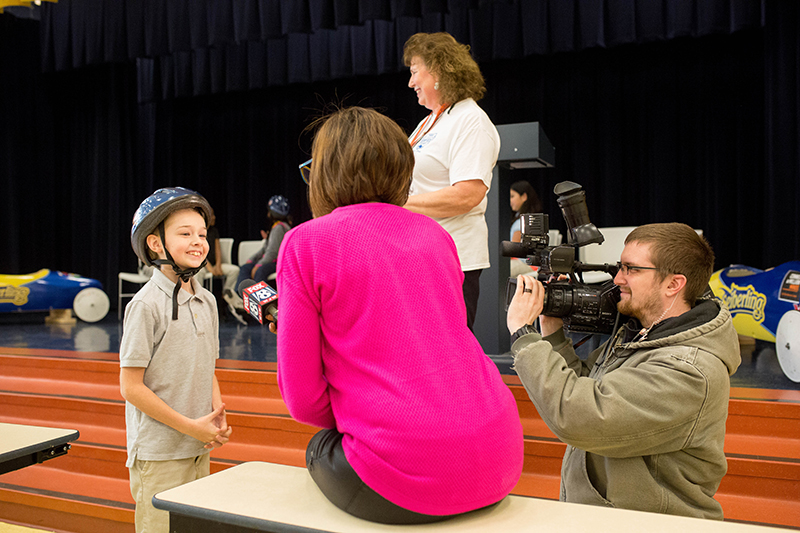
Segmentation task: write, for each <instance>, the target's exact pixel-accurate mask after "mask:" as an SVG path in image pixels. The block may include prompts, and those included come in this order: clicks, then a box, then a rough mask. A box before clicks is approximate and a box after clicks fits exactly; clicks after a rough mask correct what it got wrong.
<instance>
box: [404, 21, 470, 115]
mask: <svg viewBox="0 0 800 533" xmlns="http://www.w3.org/2000/svg"><path fill="white" fill-rule="evenodd" d="M415 57H418V58H419V59H420V60H421V61H422V62H423V63H425V67H426V68H427V69H428V71H430V73H431V74H433V75H434V76H435V77H436V78H437V79H438V80H439V101H440V102H443V103H448V104H454V103H456V102H460V101H461V100H463V99H465V98H472V99H473V100H475V101H476V102H477V101H478V100H480V99H481V98H483V95H484V94H486V83H485V82H484V79H483V74H481V69H480V68H479V67H478V64H477V63H476V62H475V60H474V59H473V58H472V56H471V55H470V53H469V45H466V44H461V43H459V42H458V41H456V40H455V38H454V37H453V36H452V35H450V34H449V33H446V32H439V33H415V34H414V35H412V36H411V37H409V38H408V40H407V41H406V44H405V45H404V46H403V63H404V64H405V66H407V67H410V66H411V61H412V60H413V59H414V58H415Z"/></svg>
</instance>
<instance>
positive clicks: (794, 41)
mask: <svg viewBox="0 0 800 533" xmlns="http://www.w3.org/2000/svg"><path fill="white" fill-rule="evenodd" d="M74 3H75V2H73V4H74ZM64 4H65V2H60V3H59V4H57V5H58V6H62V5H64ZM612 4H613V2H612ZM735 4H736V5H738V4H742V2H731V4H730V5H735ZM797 11H798V8H797V6H796V5H795V4H794V3H793V2H774V3H772V2H771V3H768V4H766V12H765V14H764V22H763V25H758V26H756V27H747V28H744V29H738V30H737V31H731V32H722V33H713V32H712V33H709V34H706V35H701V36H696V35H685V36H680V35H677V36H674V35H673V36H671V38H665V39H643V40H642V39H639V40H629V41H630V42H628V41H624V40H623V41H621V44H615V45H614V46H607V47H603V46H591V43H589V44H590V45H586V46H573V47H572V48H569V47H568V48H569V49H567V50H565V51H554V50H553V49H548V50H545V51H543V52H542V53H534V54H533V55H531V54H528V55H525V56H524V57H519V58H516V59H503V58H502V54H501V57H497V54H494V56H493V58H492V59H486V60H483V61H481V68H482V70H483V72H484V75H485V77H486V80H487V86H488V93H487V96H486V97H485V98H484V100H482V101H481V105H482V106H483V107H484V109H486V111H487V112H488V114H489V115H490V117H491V118H492V119H493V120H494V122H495V123H496V124H507V123H515V122H527V121H539V122H541V123H542V126H543V128H544V130H545V132H546V133H547V135H548V136H549V138H550V140H551V141H552V142H553V144H554V145H555V146H556V154H557V155H556V167H555V168H553V169H546V170H525V171H516V172H518V173H519V176H520V178H524V179H529V180H530V181H531V183H532V184H533V185H534V187H535V188H536V189H537V190H538V191H539V193H540V196H541V197H542V199H543V202H544V206H545V210H546V212H549V213H550V215H551V223H552V224H553V225H555V226H557V227H561V228H562V229H563V221H562V220H561V217H560V215H559V213H558V212H557V211H556V209H555V199H554V197H553V195H552V188H553V186H554V185H555V184H556V183H557V182H559V181H562V180H566V179H569V180H573V181H576V182H578V183H581V184H582V185H584V187H585V188H586V191H587V200H588V204H589V212H590V215H591V217H592V220H593V222H595V224H596V225H598V226H601V227H602V226H616V225H638V224H643V223H647V222H657V221H673V220H676V221H682V222H686V223H687V224H690V225H691V226H693V227H696V228H702V229H703V230H704V231H705V233H706V236H707V237H708V238H709V240H710V241H711V243H712V245H713V246H714V248H715V251H716V253H717V268H721V267H723V266H726V265H728V264H730V263H744V264H748V265H752V266H756V267H760V268H768V267H771V266H775V265H777V264H780V263H782V262H785V261H788V260H792V259H797V258H798V257H800V237H799V236H798V232H797V230H796V228H797V227H798V223H800V220H799V219H800V213H799V211H800V210H799V209H798V199H799V198H800V194H798V187H797V184H798V176H799V175H800V168H798V157H797V154H798V153H800V146H798V145H800V140H799V136H798V125H799V124H800V119H799V117H798V106H797V94H798V87H797V74H798V72H797V64H798V49H799V48H800V44H799V43H798V34H800V32H798V31H797V30H798V21H800V17H798V12H797ZM73 18H74V16H73ZM44 23H45V21H44V20H43V21H42V22H41V23H39V22H36V21H33V20H20V19H17V18H14V17H11V16H10V15H7V14H4V15H0V78H2V80H3V82H2V83H0V161H1V162H0V180H2V185H3V187H2V190H3V194H4V199H5V201H4V202H3V209H2V210H0V235H2V242H0V272H1V273H26V272H31V271H34V270H37V269H39V268H44V267H47V268H54V269H60V270H67V271H71V272H77V273H80V274H83V275H86V276H90V277H94V278H97V279H100V280H101V281H102V282H103V284H104V285H105V287H106V290H107V292H108V293H109V296H110V297H111V300H112V305H114V304H115V303H116V294H115V293H116V279H117V272H119V271H120V270H124V271H131V270H133V269H134V268H135V264H136V259H135V256H134V254H133V252H132V250H131V247H130V244H129V231H130V223H131V217H132V215H133V212H134V210H135V208H136V207H137V205H138V204H139V202H140V201H141V200H142V199H144V198H145V197H146V196H147V195H148V194H150V193H151V192H152V191H153V190H154V189H155V188H157V187H162V186H169V185H183V186H187V187H190V188H194V189H196V190H198V191H200V192H201V193H202V194H204V195H205V196H206V197H207V198H208V199H209V200H210V201H211V203H212V205H213V206H214V207H215V209H216V210H217V213H218V225H219V226H220V230H221V233H222V235H223V236H230V237H234V238H235V239H236V240H237V241H239V240H243V239H253V238H257V237H258V230H259V229H261V228H263V227H264V225H265V221H264V215H265V210H266V209H265V205H266V201H267V199H268V198H269V197H270V196H271V195H273V194H284V195H286V196H288V197H289V199H290V201H291V203H292V215H293V217H294V218H295V221H296V222H301V221H303V220H306V219H308V218H309V217H310V213H309V210H308V207H307V204H306V202H305V195H306V191H305V186H304V184H303V183H302V181H301V180H300V177H299V174H298V172H297V165H298V163H300V162H302V161H304V160H305V159H307V158H308V151H309V146H310V141H311V138H310V135H308V134H307V133H305V134H304V133H303V129H304V127H305V126H306V125H307V124H308V123H309V121H310V120H311V119H312V118H313V117H315V116H318V115H319V114H320V113H322V112H324V110H325V108H326V106H327V105H329V104H330V103H331V102H338V103H344V104H353V105H355V104H358V105H365V106H372V107H377V108H379V109H381V110H382V111H384V112H385V113H386V114H387V115H388V116H390V117H392V118H394V119H396V120H397V121H398V122H399V123H400V124H401V126H403V127H404V128H405V129H406V130H410V129H411V128H412V127H413V126H414V125H415V124H416V123H417V122H418V121H419V120H420V119H421V118H422V117H423V116H424V114H425V113H426V110H424V109H423V108H421V107H420V106H418V105H417V104H416V98H415V97H414V95H413V93H412V92H411V91H410V90H409V89H408V88H407V82H408V76H407V73H406V72H405V71H403V70H400V67H399V66H397V65H395V66H394V71H388V72H384V73H375V74H370V75H350V76H348V77H345V78H341V79H335V80H318V81H309V82H307V83H285V84H279V85H276V86H269V85H268V84H265V86H264V87H263V88H254V89H247V90H232V91H227V90H219V91H217V92H215V93H209V94H198V95H193V96H176V95H175V94H174V93H170V92H169V91H166V92H165V91H163V90H162V91H155V92H154V91H153V88H154V87H162V88H163V83H162V82H161V81H159V80H158V79H156V78H160V74H159V75H156V74H154V72H156V71H155V70H153V68H154V67H153V63H157V62H158V61H155V60H153V59H152V58H140V59H132V60H124V61H122V60H119V61H110V62H95V63H92V62H86V64H81V65H78V66H79V67H80V68H62V69H60V70H59V69H52V68H47V61H46V60H45V56H46V54H45V56H43V54H42V47H40V46H39V43H40V29H41V28H42V25H43V24H44ZM49 24H52V21H50V22H49ZM733 29H734V30H736V28H733ZM475 31H477V30H475ZM512 37H513V36H512ZM396 39H397V38H396ZM517 39H518V40H522V39H521V37H519V36H517ZM495 40H496V39H495ZM45 41H46V40H45ZM69 41H70V42H71V43H73V44H74V41H75V39H74V37H73V38H70V39H69ZM525 42H527V41H525ZM548 42H551V43H552V40H550V41H548ZM401 44H402V43H401ZM606 44H608V43H606ZM51 46H52V44H51ZM473 46H476V45H473ZM498 48H501V49H502V47H499V46H497V45H496V44H495V46H494V50H495V52H496V51H497V49H498ZM73 57H75V55H74V54H73ZM80 57H83V58H86V57H87V55H86V54H85V53H84V54H82V55H80ZM159 61H163V60H162V59H159ZM43 64H44V65H45V70H46V72H44V73H43V72H42V65H43ZM51 66H52V65H51ZM388 70H391V69H388ZM147 72H151V73H153V78H152V79H151V78H149V77H148V76H147V75H146V73H147ZM158 72H165V71H164V69H163V68H159V69H158ZM169 72H172V71H169ZM172 79H175V78H174V77H173V78H172ZM387 231H391V229H390V228H387Z"/></svg>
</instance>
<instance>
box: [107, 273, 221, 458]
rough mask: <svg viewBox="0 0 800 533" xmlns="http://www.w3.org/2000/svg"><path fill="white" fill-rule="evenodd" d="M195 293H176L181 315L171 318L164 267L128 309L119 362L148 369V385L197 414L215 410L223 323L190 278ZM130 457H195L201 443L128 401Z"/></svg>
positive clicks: (172, 404) (183, 410)
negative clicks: (214, 384) (214, 386)
mask: <svg viewBox="0 0 800 533" xmlns="http://www.w3.org/2000/svg"><path fill="white" fill-rule="evenodd" d="M192 286H193V288H194V291H195V294H194V295H191V294H189V293H188V292H187V291H184V290H181V291H180V292H179V293H178V320H172V291H173V290H174V288H175V284H174V283H173V282H172V281H170V280H169V278H167V277H166V276H165V275H164V274H163V273H162V272H161V271H160V270H155V271H154V272H153V277H152V278H151V279H150V281H148V282H147V283H146V284H145V286H144V287H142V288H141V290H139V292H137V293H136V296H134V297H133V299H132V300H131V301H130V303H128V305H127V306H126V308H125V321H124V325H123V334H122V341H121V342H120V347H119V359H120V366H121V367H140V368H145V369H146V370H145V373H144V384H145V385H146V386H147V387H148V388H149V389H150V390H152V391H153V392H154V393H156V395H157V396H158V397H159V398H161V399H162V400H164V402H166V404H167V405H169V406H170V407H172V408H173V409H174V410H175V411H177V412H179V413H181V414H182V415H185V416H187V417H189V418H193V419H194V418H199V417H201V416H204V415H207V414H208V413H210V412H211V411H212V409H211V399H212V391H213V378H214V366H215V363H216V359H217V358H218V357H219V323H218V320H219V318H218V315H217V302H216V300H215V298H214V296H213V295H212V294H211V293H210V292H208V291H207V290H206V289H204V288H203V287H202V285H201V284H200V283H198V282H197V280H195V279H194V278H192ZM125 424H126V426H127V440H128V461H127V463H126V466H128V467H130V466H131V465H133V461H134V459H136V458H137V457H138V458H139V459H142V460H144V461H167V460H172V459H187V458H189V457H197V456H198V455H202V454H204V453H208V450H206V449H205V448H203V444H204V443H202V442H200V441H199V440H197V439H195V438H193V437H190V436H188V435H184V434H183V433H181V432H179V431H176V430H174V429H172V428H171V427H169V426H167V425H165V424H162V423H161V422H158V421H157V420H154V419H153V418H150V417H149V416H147V415H146V414H144V413H143V412H141V411H140V410H139V409H137V408H136V407H134V406H133V405H132V404H131V403H129V402H126V403H125Z"/></svg>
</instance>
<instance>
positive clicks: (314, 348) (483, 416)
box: [278, 107, 523, 524]
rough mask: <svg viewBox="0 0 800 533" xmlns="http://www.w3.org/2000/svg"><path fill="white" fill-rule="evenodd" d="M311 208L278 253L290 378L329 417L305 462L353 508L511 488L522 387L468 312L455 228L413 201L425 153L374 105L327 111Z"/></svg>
mask: <svg viewBox="0 0 800 533" xmlns="http://www.w3.org/2000/svg"><path fill="white" fill-rule="evenodd" d="M312 155H313V163H312V167H311V173H310V178H309V186H310V190H309V202H310V204H311V209H312V212H313V213H314V216H315V218H314V220H311V221H309V222H306V223H304V224H301V225H300V226H298V227H296V228H295V229H293V230H291V231H290V232H289V233H287V235H286V237H285V238H284V241H283V244H282V246H281V250H280V254H279V256H278V293H279V294H280V295H281V300H280V305H281V312H280V328H279V329H280V333H279V335H278V384H279V386H280V389H281V394H282V395H283V399H284V400H285V402H286V405H287V406H288V407H289V411H290V412H291V414H292V416H293V417H294V418H295V419H297V420H299V421H300V422H304V423H306V424H310V425H314V426H317V427H321V428H326V429H324V430H322V431H320V432H319V433H317V434H316V435H315V436H314V437H313V438H312V439H311V442H310V443H309V445H308V450H307V451H306V462H307V465H308V469H309V472H310V473H311V476H312V478H313V479H314V481H315V482H316V483H317V485H318V486H319V487H320V489H321V490H322V492H323V493H324V494H325V495H326V497H328V499H330V500H331V501H332V502H333V503H334V504H336V505H337V506H338V507H340V508H341V509H343V510H345V511H347V512H348V513H350V514H353V515H355V516H358V517H360V518H364V519H367V520H372V521H375V522H383V523H392V524H411V523H425V522H434V521H438V520H442V519H444V518H447V517H449V516H453V515H458V514H461V513H465V512H468V511H472V510H475V509H480V508H482V507H486V506H488V505H492V504H494V503H497V502H498V501H500V500H502V499H503V498H504V497H505V496H506V495H507V494H508V493H509V492H510V491H511V489H512V488H513V487H514V485H515V484H516V482H517V480H518V479H519V476H520V473H521V471H522V460H523V437H522V427H521V424H520V420H519V414H518V412H517V407H516V402H515V400H514V398H513V396H512V394H511V391H510V390H509V389H508V387H507V386H506V385H505V384H504V383H503V380H502V378H501V376H500V373H499V372H498V370H497V367H496V366H495V365H494V363H493V362H492V361H491V360H490V359H489V358H488V357H487V356H486V355H485V354H484V353H483V350H482V348H481V346H480V344H478V341H477V340H476V339H475V337H474V335H473V334H472V332H470V330H469V329H468V328H467V326H466V308H465V305H464V297H463V293H462V289H461V283H462V277H463V273H462V272H461V268H460V265H459V260H458V255H457V252H456V247H455V244H454V243H453V240H452V238H451V237H450V236H449V234H448V233H447V232H446V231H445V230H444V229H442V227H441V226H440V225H439V224H437V223H436V222H435V221H434V220H433V219H431V218H428V217H426V216H423V215H418V214H415V213H411V212H410V211H407V210H406V209H404V208H402V207H400V206H402V205H403V204H404V203H405V201H406V198H407V196H408V189H409V184H410V182H411V173H412V169H413V165H414V157H413V154H412V152H411V147H410V145H409V143H408V140H407V139H406V137H405V135H404V133H403V131H402V130H401V129H400V127H399V126H398V125H397V124H396V123H394V122H393V121H392V120H390V119H389V118H387V117H385V116H383V115H381V114H380V113H377V112H376V111H373V110H368V109H363V108H358V107H352V108H346V109H342V110H340V111H338V112H336V113H334V114H332V115H331V116H329V117H328V118H327V119H325V120H324V121H323V124H322V126H321V127H320V129H319V131H318V132H317V134H316V137H315V139H314V145H313V149H312Z"/></svg>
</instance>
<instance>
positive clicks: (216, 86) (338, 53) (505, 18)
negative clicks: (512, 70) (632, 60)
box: [42, 0, 763, 102]
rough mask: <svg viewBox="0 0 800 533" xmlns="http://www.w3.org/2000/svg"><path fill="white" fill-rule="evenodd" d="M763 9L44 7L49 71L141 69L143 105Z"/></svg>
mask: <svg viewBox="0 0 800 533" xmlns="http://www.w3.org/2000/svg"><path fill="white" fill-rule="evenodd" d="M762 1H763V0H599V1H598V0H537V1H531V0H481V1H476V0H472V1H470V0H358V1H356V0H171V1H169V2H142V1H141V0H91V1H90V0H61V1H60V2H59V3H58V4H46V5H44V6H42V48H43V51H44V57H43V65H44V67H45V69H46V70H66V69H70V68H78V67H83V66H86V65H93V64H101V63H107V62H120V61H128V60H131V59H138V61H137V68H138V70H139V78H140V87H139V89H140V93H139V98H140V101H142V102H146V101H153V100H158V99H162V98H171V97H175V96H198V95H206V94H219V93H224V92H231V91H246V90H253V89H260V88H265V87H271V86H278V85H285V84H287V83H310V82H316V81H324V80H335V79H341V78H347V77H351V76H359V75H366V76H375V75H380V74H386V73H395V72H398V71H399V70H401V69H402V68H403V65H402V46H403V43H404V42H405V40H406V39H407V38H408V37H409V36H410V35H411V34H413V33H416V32H419V31H427V32H432V31H447V32H449V33H451V34H452V35H453V36H455V37H456V39H458V40H459V42H463V43H466V44H469V45H471V46H472V49H473V53H474V54H475V58H476V59H477V60H478V61H480V62H484V61H490V60H495V59H515V58H521V57H527V56H531V55H541V54H552V53H558V52H570V51H577V50H582V49H585V48H593V47H613V46H617V45H620V44H626V43H646V42H652V41H658V40H669V39H674V38H677V37H683V36H694V37H698V36H704V35H711V34H730V33H732V32H735V31H739V30H742V29H747V28H756V27H761V26H762V25H763V14H762Z"/></svg>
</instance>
